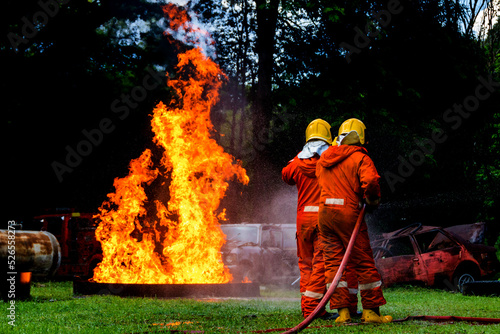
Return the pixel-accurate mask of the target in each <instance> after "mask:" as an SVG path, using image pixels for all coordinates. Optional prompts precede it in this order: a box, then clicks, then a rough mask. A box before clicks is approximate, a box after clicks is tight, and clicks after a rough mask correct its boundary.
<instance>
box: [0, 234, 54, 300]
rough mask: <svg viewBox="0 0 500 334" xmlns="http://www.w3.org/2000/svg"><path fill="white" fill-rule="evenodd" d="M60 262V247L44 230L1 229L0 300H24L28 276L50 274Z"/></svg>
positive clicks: (27, 291)
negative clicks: (1, 298) (0, 287)
mask: <svg viewBox="0 0 500 334" xmlns="http://www.w3.org/2000/svg"><path fill="white" fill-rule="evenodd" d="M60 264H61V247H60V245H59V242H58V241H57V239H56V237H55V236H54V235H53V234H51V233H49V232H45V231H23V230H0V278H1V280H2V283H1V286H2V289H1V290H2V291H1V294H2V297H3V299H26V298H28V297H29V295H30V286H31V276H32V275H33V276H34V277H47V276H52V275H54V273H55V272H56V271H57V269H58V268H59V266H60Z"/></svg>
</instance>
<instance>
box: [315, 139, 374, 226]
mask: <svg viewBox="0 0 500 334" xmlns="http://www.w3.org/2000/svg"><path fill="white" fill-rule="evenodd" d="M367 154H368V152H367V151H366V149H365V148H364V147H361V146H354V145H341V146H331V147H330V148H329V149H328V150H326V151H325V152H323V154H322V155H321V159H320V160H319V161H318V164H317V165H318V166H317V169H316V176H317V177H318V181H319V185H320V188H321V194H320V203H322V204H326V205H341V206H343V207H344V209H343V210H346V211H350V214H351V215H352V216H353V219H354V222H355V221H356V219H357V216H358V215H359V212H360V211H361V208H360V207H361V206H360V205H359V204H360V203H359V202H360V200H361V199H363V198H368V199H369V200H371V201H375V200H377V199H379V198H380V186H379V182H378V181H379V179H380V176H379V175H378V173H377V169H376V168H375V164H374V163H373V161H372V160H371V159H370V157H369V156H368V155H367ZM343 161H345V162H344V163H342V164H340V163H341V162H343ZM333 167H335V168H333Z"/></svg>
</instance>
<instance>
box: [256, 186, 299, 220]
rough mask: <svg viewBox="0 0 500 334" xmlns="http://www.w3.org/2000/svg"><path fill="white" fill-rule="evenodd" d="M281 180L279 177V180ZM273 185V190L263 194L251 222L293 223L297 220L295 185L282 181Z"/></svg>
mask: <svg viewBox="0 0 500 334" xmlns="http://www.w3.org/2000/svg"><path fill="white" fill-rule="evenodd" d="M279 181H281V179H280V180H279ZM280 183H282V184H277V185H273V187H270V188H272V189H273V190H272V191H270V193H268V194H263V196H262V200H261V203H259V209H258V210H256V211H257V214H256V216H255V217H254V219H253V221H252V222H253V223H262V224H295V223H296V220H297V187H295V186H289V185H286V184H284V183H283V181H281V182H280Z"/></svg>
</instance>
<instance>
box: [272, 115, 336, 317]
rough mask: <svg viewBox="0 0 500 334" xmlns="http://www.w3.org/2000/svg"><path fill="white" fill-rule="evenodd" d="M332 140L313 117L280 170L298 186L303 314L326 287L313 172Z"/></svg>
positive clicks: (325, 127) (327, 126) (322, 123)
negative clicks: (299, 146)
mask: <svg viewBox="0 0 500 334" xmlns="http://www.w3.org/2000/svg"><path fill="white" fill-rule="evenodd" d="M331 143H332V135H331V132H330V124H328V123H327V122H326V121H324V120H322V119H316V120H314V121H312V122H311V123H310V124H309V125H308V126H307V129H306V144H305V146H304V148H303V149H302V151H301V152H300V153H299V154H298V155H297V156H296V157H295V158H293V159H292V160H290V161H289V162H288V165H287V166H286V167H285V168H283V170H282V172H281V175H282V178H283V181H285V182H286V183H287V184H289V185H296V186H297V189H298V204H297V255H298V257H299V268H300V293H301V295H302V297H301V309H302V315H303V316H304V318H306V317H307V316H309V314H311V312H312V311H313V310H314V309H315V308H316V306H317V305H318V304H319V302H320V301H321V298H322V297H323V295H324V294H325V289H326V282H325V270H324V263H323V255H322V252H321V249H320V246H319V238H318V230H317V225H318V211H319V206H318V205H319V195H320V192H319V187H318V181H317V179H316V175H315V173H316V163H317V161H318V159H319V157H320V156H321V154H322V153H323V152H324V151H325V150H327V149H328V148H329V147H330V145H331ZM318 316H319V317H320V318H322V319H326V320H329V319H331V320H333V319H335V318H336V317H337V316H338V315H337V314H331V313H328V312H326V311H325V310H322V312H320V313H318Z"/></svg>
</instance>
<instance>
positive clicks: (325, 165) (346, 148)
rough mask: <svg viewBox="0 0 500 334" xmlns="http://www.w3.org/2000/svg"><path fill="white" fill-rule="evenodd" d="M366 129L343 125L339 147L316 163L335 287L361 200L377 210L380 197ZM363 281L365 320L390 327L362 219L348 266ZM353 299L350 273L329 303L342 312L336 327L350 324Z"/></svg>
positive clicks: (323, 239)
mask: <svg viewBox="0 0 500 334" xmlns="http://www.w3.org/2000/svg"><path fill="white" fill-rule="evenodd" d="M365 130H366V127H365V125H364V124H363V123H362V122H361V121H360V120H357V119H349V120H347V121H345V122H344V123H343V124H342V125H341V126H340V129H339V132H338V137H337V138H335V141H336V143H337V146H331V147H330V148H329V149H328V150H327V151H325V152H323V154H322V155H321V158H320V159H319V161H318V163H317V170H316V176H317V177H318V182H319V185H320V188H321V195H320V206H319V207H320V209H319V221H318V228H319V232H320V237H321V242H322V247H323V256H324V261H325V275H326V280H327V283H331V282H332V281H333V279H334V277H335V275H336V273H337V270H338V268H339V266H340V263H341V262H342V259H343V258H344V255H345V250H346V248H347V245H348V243H349V240H350V239H351V235H352V232H353V229H354V225H355V224H356V221H357V219H358V216H359V214H360V212H361V202H362V201H365V202H366V203H367V205H371V206H376V205H378V202H379V199H380V186H379V183H378V181H379V178H380V176H379V175H378V173H377V170H376V168H375V165H374V164H373V161H372V160H371V159H370V157H369V156H368V154H367V153H368V152H367V150H366V148H364V147H363V145H364V144H365ZM348 264H349V265H351V266H352V268H353V269H354V270H355V271H356V274H357V276H358V282H359V291H360V295H361V303H362V305H363V314H362V317H361V320H362V321H363V322H374V323H386V322H390V321H392V317H391V316H382V315H380V310H379V307H380V306H382V305H384V304H386V300H385V299H384V296H383V293H382V287H381V286H382V281H381V277H380V274H379V273H378V271H377V268H376V267H375V261H374V259H373V254H372V250H371V247H370V240H369V237H368V229H367V226H366V222H365V221H364V220H363V222H362V225H361V228H360V231H359V234H358V237H357V238H356V241H355V243H354V247H353V249H352V252H351V256H350V259H349V262H348ZM349 306H350V295H349V289H348V282H347V276H346V273H344V275H342V278H341V279H340V282H339V285H338V286H337V288H336V289H335V292H334V293H333V295H332V297H331V299H330V308H332V309H334V308H337V309H338V313H339V317H338V318H337V319H336V320H335V321H336V322H338V323H345V322H350V320H351V316H350V312H349Z"/></svg>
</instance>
